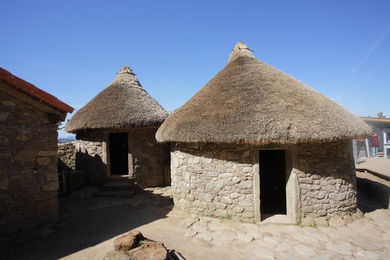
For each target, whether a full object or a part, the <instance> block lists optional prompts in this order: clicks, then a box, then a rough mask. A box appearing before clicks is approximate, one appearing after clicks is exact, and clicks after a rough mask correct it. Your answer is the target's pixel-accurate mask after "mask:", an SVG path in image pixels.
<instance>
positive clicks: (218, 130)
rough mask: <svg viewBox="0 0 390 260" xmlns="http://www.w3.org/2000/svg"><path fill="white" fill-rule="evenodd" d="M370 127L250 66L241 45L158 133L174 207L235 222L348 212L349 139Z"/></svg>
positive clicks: (274, 73) (351, 185) (268, 70)
mask: <svg viewBox="0 0 390 260" xmlns="http://www.w3.org/2000/svg"><path fill="white" fill-rule="evenodd" d="M369 132H370V129H369V127H368V126H367V125H366V124H365V123H364V122H363V121H362V120H361V119H360V118H358V117H357V116H355V115H353V114H351V113H350V112H349V111H347V110H346V109H345V108H343V107H342V106H340V105H338V104H337V103H335V102H334V101H332V100H330V99H328V98H327V97H325V96H324V95H322V94H320V93H319V92H317V91H316V90H314V89H312V88H310V87H308V86H307V85H305V84H303V83H302V82H300V81H298V80H296V79H295V78H293V77H291V76H289V75H287V74H285V73H283V72H281V71H279V70H278V69H276V68H274V67H272V66H270V65H268V64H266V63H264V62H262V61H259V60H257V59H256V58H255V57H254V56H253V54H252V52H251V50H250V49H249V48H248V47H247V46H246V45H245V43H243V42H239V43H237V44H236V45H235V47H234V49H233V51H232V53H231V54H230V58H229V61H228V64H227V65H226V67H225V68H224V69H223V70H222V71H220V72H219V73H218V74H217V75H216V76H215V77H214V78H213V79H212V80H210V81H209V82H208V83H207V84H206V85H205V86H204V87H203V88H202V89H201V90H200V91H199V92H198V93H197V94H196V95H195V96H193V97H192V98H191V99H190V100H189V101H188V102H187V103H186V104H184V105H183V106H182V107H180V108H179V109H177V110H176V111H175V112H174V113H173V114H172V115H171V116H169V117H168V119H167V120H166V121H165V122H164V123H163V124H162V125H161V127H160V128H159V130H158V131H157V134H156V138H157V140H158V141H159V142H171V143H172V144H171V178H172V188H173V198H174V203H175V206H178V207H179V208H181V209H184V210H187V211H190V212H193V213H198V214H201V215H206V216H216V217H231V218H233V219H239V220H242V221H258V220H263V219H265V218H267V217H269V216H272V215H275V214H282V215H287V217H288V218H289V219H290V220H291V221H300V220H302V219H303V218H305V217H313V218H315V217H322V216H324V217H330V216H332V215H335V214H338V215H341V216H344V215H348V214H352V213H353V212H355V211H356V180H355V172H354V161H353V155H352V145H351V140H352V138H356V137H359V136H366V135H367V134H369Z"/></svg>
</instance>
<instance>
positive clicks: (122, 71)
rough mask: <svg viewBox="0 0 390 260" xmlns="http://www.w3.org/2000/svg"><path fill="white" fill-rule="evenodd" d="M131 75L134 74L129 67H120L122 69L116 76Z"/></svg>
mask: <svg viewBox="0 0 390 260" xmlns="http://www.w3.org/2000/svg"><path fill="white" fill-rule="evenodd" d="M126 73H127V74H133V75H134V72H133V71H132V70H131V69H130V67H129V66H122V69H121V71H119V72H118V74H126Z"/></svg>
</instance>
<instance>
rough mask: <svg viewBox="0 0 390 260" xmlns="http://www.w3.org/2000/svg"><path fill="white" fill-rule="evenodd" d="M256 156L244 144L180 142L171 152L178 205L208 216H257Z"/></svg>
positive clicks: (245, 218)
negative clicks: (192, 143) (236, 145)
mask: <svg viewBox="0 0 390 260" xmlns="http://www.w3.org/2000/svg"><path fill="white" fill-rule="evenodd" d="M255 158H256V156H255V155H254V154H253V152H252V151H249V150H248V149H247V148H245V147H242V148H241V149H237V148H234V147H230V148H229V147H226V148H225V149H220V148H219V147H218V146H213V145H208V146H206V145H194V146H190V145H181V146H180V145H177V146H174V147H173V148H172V152H171V178H172V192H173V199H174V203H175V206H177V207H179V208H181V209H184V210H187V211H190V212H193V213H198V214H200V215H205V216H215V217H229V218H230V217H231V218H233V219H241V220H244V221H250V220H251V219H253V218H254V195H253V175H254V174H255V173H257V172H256V171H257V170H256V169H257V168H256V167H254V164H255Z"/></svg>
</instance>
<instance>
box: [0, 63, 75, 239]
mask: <svg viewBox="0 0 390 260" xmlns="http://www.w3.org/2000/svg"><path fill="white" fill-rule="evenodd" d="M72 111H73V108H72V107H70V106H68V105H67V104H65V103H63V102H61V101H60V100H58V99H57V98H55V97H54V96H52V95H50V94H49V93H47V92H45V91H43V90H41V89H39V88H37V87H35V86H34V85H32V84H30V83H28V82H26V81H24V80H22V79H20V78H18V77H16V76H14V75H12V74H11V73H10V72H8V71H6V70H4V69H1V68H0V244H1V243H5V242H7V240H12V239H13V236H18V237H19V238H20V237H21V236H23V235H25V234H28V235H31V229H33V228H35V227H37V226H39V225H43V224H46V223H48V222H51V221H53V220H55V219H56V218H57V216H58V201H57V190H58V173H57V129H58V124H59V123H60V122H61V121H63V120H64V119H65V117H66V114H67V113H71V112H72Z"/></svg>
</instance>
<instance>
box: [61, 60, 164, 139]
mask: <svg viewBox="0 0 390 260" xmlns="http://www.w3.org/2000/svg"><path fill="white" fill-rule="evenodd" d="M167 116H168V112H167V111H166V110H165V109H164V108H163V107H162V106H161V105H160V104H159V103H158V102H157V101H156V100H154V99H153V98H152V97H151V96H150V95H149V94H148V92H146V90H145V89H143V88H142V86H141V84H140V83H139V81H138V79H137V78H136V76H135V74H134V73H133V72H132V71H131V69H130V68H129V67H127V66H124V67H123V68H122V71H121V72H119V73H118V75H117V77H116V78H115V80H114V81H113V82H112V83H111V85H110V86H109V87H107V88H106V89H104V90H103V91H102V92H100V93H99V94H98V95H97V96H96V97H94V98H93V99H92V100H91V101H90V102H89V103H87V104H86V105H85V106H84V107H82V108H81V109H80V110H79V111H77V113H76V114H75V115H74V116H73V117H72V118H71V119H70V120H69V121H68V123H67V124H66V126H65V130H66V131H68V132H72V133H76V132H78V131H82V130H91V129H107V128H129V127H148V126H158V125H160V124H161V123H162V122H163V121H164V120H165V119H166V118H167Z"/></svg>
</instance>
